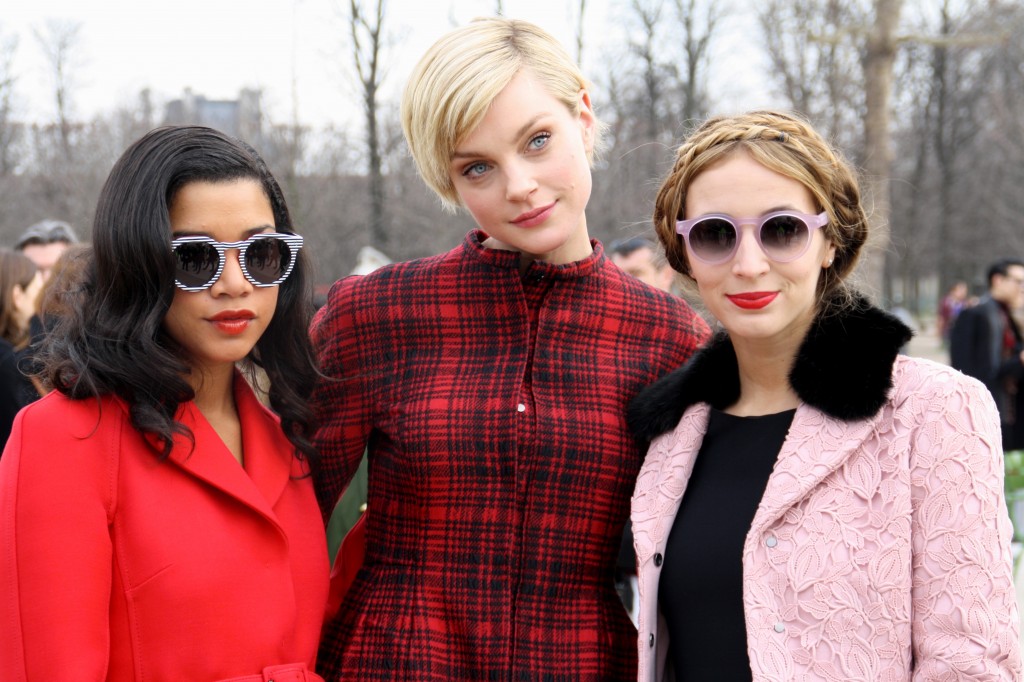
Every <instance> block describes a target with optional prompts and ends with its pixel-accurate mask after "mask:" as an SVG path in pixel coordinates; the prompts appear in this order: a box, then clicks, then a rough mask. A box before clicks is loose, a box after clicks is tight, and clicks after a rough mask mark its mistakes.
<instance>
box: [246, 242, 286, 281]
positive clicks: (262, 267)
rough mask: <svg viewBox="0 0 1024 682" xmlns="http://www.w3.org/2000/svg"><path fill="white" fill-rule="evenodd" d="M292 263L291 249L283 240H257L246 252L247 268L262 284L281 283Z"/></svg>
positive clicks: (250, 274) (251, 275)
mask: <svg viewBox="0 0 1024 682" xmlns="http://www.w3.org/2000/svg"><path fill="white" fill-rule="evenodd" d="M291 262H292V250H291V247H290V246H288V242H286V241H284V240H283V239H257V240H255V241H254V242H252V243H251V244H249V246H248V248H246V250H245V268H246V269H247V270H248V271H249V276H250V277H252V278H253V279H254V280H256V281H257V282H259V283H260V284H275V283H277V282H278V281H280V279H281V276H282V275H284V273H285V272H287V271H288V267H289V266H290V265H291Z"/></svg>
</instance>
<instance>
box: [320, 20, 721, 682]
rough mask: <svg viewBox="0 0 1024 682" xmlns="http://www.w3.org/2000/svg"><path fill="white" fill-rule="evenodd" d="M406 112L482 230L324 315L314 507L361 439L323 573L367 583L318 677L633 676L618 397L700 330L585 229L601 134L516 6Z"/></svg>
mask: <svg viewBox="0 0 1024 682" xmlns="http://www.w3.org/2000/svg"><path fill="white" fill-rule="evenodd" d="M402 120H403V125H404V128H405V134H406V138H407V140H408V142H409V146H410V148H411V150H412V153H413V157H414V158H415V160H416V163H417V165H418V167H419V169H420V172H421V174H422V175H423V177H424V179H425V180H426V182H427V184H428V185H430V186H431V187H432V188H433V189H434V190H435V191H436V192H437V194H438V195H439V196H440V197H441V198H442V200H444V201H445V202H446V203H448V204H449V205H451V206H458V207H461V208H463V209H465V210H467V211H468V212H469V213H470V215H472V217H473V218H474V220H475V221H476V223H477V225H478V226H479V227H478V229H475V230H473V231H472V232H470V233H469V234H468V235H466V238H465V240H464V241H463V242H462V244H460V245H459V246H457V247H456V248H454V249H452V250H451V251H449V252H447V253H444V254H441V255H438V256H435V257H432V258H426V259H422V260H417V261H412V262H409V263H401V264H395V265H388V266H385V267H383V268H380V269H379V270H377V271H375V272H374V273H372V274H369V275H366V276H363V277H352V278H348V279H344V280H342V281H341V282H339V283H338V284H336V285H335V287H334V289H333V291H332V292H331V295H330V300H329V301H328V303H327V305H326V306H325V307H324V308H323V309H321V311H320V313H319V317H318V318H317V319H316V320H315V321H314V330H313V336H314V341H315V343H316V344H317V345H318V346H319V349H320V358H321V361H322V371H323V372H324V373H325V374H327V375H328V376H330V377H332V378H333V379H334V380H332V381H324V382H322V383H321V385H320V388H319V389H318V392H317V394H316V396H315V399H316V403H317V405H318V407H319V410H318V416H319V418H320V423H321V427H320V430H319V432H318V434H317V438H316V443H317V445H318V446H319V448H320V449H321V451H322V453H323V463H322V469H321V472H320V474H319V476H318V478H317V487H318V488H317V492H318V495H319V498H320V504H321V508H322V511H323V513H324V515H325V517H326V516H327V515H329V514H330V512H331V510H332V509H333V508H334V505H335V503H336V501H337V498H338V495H339V494H340V493H341V491H342V490H343V488H344V487H345V485H346V484H347V483H348V481H349V480H350V479H351V478H352V476H353V474H354V473H355V471H356V467H357V465H358V464H359V462H360V459H361V458H362V456H363V451H364V449H367V448H368V453H369V476H368V505H367V506H368V510H367V512H366V514H365V515H364V516H363V517H362V518H363V519H364V520H365V528H361V530H364V531H365V534H366V545H365V551H366V558H365V563H363V565H362V568H361V569H360V570H358V572H357V571H356V569H357V568H358V566H353V564H352V562H351V561H350V560H349V559H348V556H347V554H346V553H345V550H344V548H343V550H342V555H341V557H340V558H339V560H338V561H339V562H340V564H338V565H337V566H336V569H338V570H339V571H340V572H341V573H348V574H351V573H355V572H357V575H356V576H355V582H354V583H353V584H352V587H351V589H350V590H349V591H348V593H347V594H346V595H345V599H344V602H343V603H342V604H341V608H340V611H339V612H338V615H337V617H336V618H335V619H334V620H333V621H332V622H331V623H329V624H328V626H327V627H326V629H325V637H324V642H323V645H322V647H321V650H320V658H319V661H318V662H319V667H320V670H321V672H322V674H323V675H324V677H325V678H327V679H329V680H337V679H346V680H348V679H352V680H438V681H442V680H443V681H445V682H447V681H448V680H523V679H530V680H540V679H559V680H598V679H599V680H627V679H632V678H633V677H634V676H635V675H636V651H635V647H634V646H633V642H634V639H635V630H634V628H633V626H632V624H631V623H630V621H629V618H628V617H627V615H626V612H625V610H624V609H623V608H622V604H621V603H620V601H619V598H618V595H617V594H616V592H615V589H614V584H613V573H614V569H615V558H616V555H617V551H618V548H619V540H620V538H621V535H622V527H623V524H624V522H625V520H626V517H627V514H628V498H629V493H630V491H631V490H632V488H633V482H634V480H635V476H636V472H637V470H638V468H639V466H640V461H641V453H640V451H639V448H638V444H637V443H636V441H635V440H634V439H633V437H632V436H631V435H630V434H629V432H628V429H627V426H626V421H625V408H626V404H627V402H628V401H629V399H630V398H632V397H633V396H634V395H635V394H636V392H637V391H638V390H639V389H640V388H641V387H642V386H643V385H645V384H647V383H649V382H650V381H651V380H653V379H654V378H656V377H657V376H660V375H661V374H662V373H664V372H665V371H667V370H668V368H669V367H671V366H674V365H677V364H678V363H680V362H683V361H684V360H686V358H687V357H689V355H690V353H691V352H692V351H693V349H694V348H695V347H696V346H697V345H698V344H699V343H700V342H701V341H703V339H704V337H705V335H706V333H707V328H706V325H705V324H704V323H703V322H702V321H701V320H700V318H698V317H697V316H695V314H694V313H693V311H692V310H691V309H690V308H689V307H687V306H686V304H685V303H683V302H682V301H681V300H679V299H676V298H673V297H672V296H670V295H668V294H666V293H663V292H660V291H657V290H655V289H654V288H652V287H649V286H647V285H644V284H642V283H640V282H639V281H637V280H636V279H634V278H632V277H630V276H629V275H627V274H626V273H624V272H622V271H621V270H620V269H619V268H617V267H616V266H615V265H614V264H613V263H612V262H611V261H610V260H609V259H608V258H607V257H606V256H605V253H604V248H603V247H602V246H601V244H600V243H598V242H596V241H594V240H592V239H591V238H590V235H589V232H588V230H587V216H586V213H585V209H586V205H587V201H588V199H589V198H590V189H591V176H590V159H591V157H592V155H593V151H594V149H595V147H596V146H597V143H598V131H599V129H600V126H599V124H598V121H597V117H596V116H595V114H594V110H593V106H592V104H591V98H590V90H589V85H588V84H587V81H586V80H585V79H584V78H583V76H582V75H581V74H580V73H579V70H578V69H577V68H576V66H575V64H573V63H572V60H571V59H570V58H569V57H568V55H567V54H566V53H565V50H563V49H562V47H561V46H560V45H559V44H558V43H557V42H556V41H555V40H554V39H553V38H551V36H550V35H548V34H547V33H545V32H544V31H542V30H541V29H539V28H538V27H536V26H533V25H531V24H528V23H525V22H522V21H514V20H506V19H488V20H482V21H476V22H473V23H472V24H470V25H468V26H466V27H463V28H460V29H456V30H455V31H453V32H451V33H450V34H448V35H446V36H444V37H443V38H441V39H440V40H439V41H438V42H437V43H436V44H435V45H434V46H433V47H432V48H431V49H430V50H429V51H428V52H427V54H426V55H425V56H424V57H423V59H422V60H421V61H420V63H419V65H418V66H417V67H416V69H415V70H414V72H413V75H412V77H411V79H410V81H409V84H408V86H407V88H406V91H405V96H404V98H403V102H402ZM357 528H359V527H357ZM357 532H358V531H357ZM347 544H348V543H346V545H347Z"/></svg>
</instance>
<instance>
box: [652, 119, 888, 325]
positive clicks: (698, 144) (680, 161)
mask: <svg viewBox="0 0 1024 682" xmlns="http://www.w3.org/2000/svg"><path fill="white" fill-rule="evenodd" d="M740 149H742V150H745V151H746V152H747V153H748V154H750V156H751V157H752V158H753V159H754V160H755V161H757V162H758V163H760V164H762V165H763V166H765V167H766V168H769V169H771V170H773V171H775V172H776V173H779V174H780V175H784V176H786V177H788V178H791V179H793V180H796V181H797V182H799V183H800V184H802V185H804V186H805V187H806V188H807V189H808V190H809V191H810V192H811V194H812V195H813V196H814V200H815V203H816V204H817V210H818V211H825V212H826V213H827V214H828V224H827V225H826V226H825V227H824V228H822V232H823V234H824V236H825V238H826V239H827V240H829V241H831V242H832V244H833V245H835V248H836V251H835V259H834V260H833V262H832V265H831V266H830V267H827V268H824V269H823V271H822V276H821V278H820V279H819V281H818V291H819V298H820V300H822V301H823V302H827V303H831V304H838V305H843V304H844V303H845V302H846V301H848V300H849V293H850V292H849V291H848V290H847V287H846V285H845V281H846V278H847V276H848V275H849V274H850V273H851V272H852V271H853V269H854V267H855V266H856V264H857V259H858V257H859V256H860V252H861V249H862V247H863V246H864V243H865V241H866V240H867V236H868V220H867V215H866V214H865V212H864V207H863V206H862V205H861V196H860V186H859V184H858V182H857V175H856V172H855V171H854V169H853V167H852V166H851V165H850V163H849V162H848V161H847V160H846V159H845V158H844V157H843V155H842V153H841V152H839V151H838V150H837V149H836V148H834V147H833V146H832V145H830V144H829V143H828V142H827V141H826V140H825V139H824V138H823V137H822V136H821V135H820V134H819V133H818V132H817V131H816V130H814V128H812V127H811V126H810V124H809V123H807V121H805V120H803V119H802V118H800V117H798V116H797V115H795V114H791V113H785V112H780V111H752V112H748V113H745V114H739V115H736V116H718V117H714V118H710V119H708V120H707V121H705V122H704V123H702V124H701V125H700V126H699V127H698V128H697V129H696V130H694V131H693V133H692V134H690V135H689V137H687V139H686V140H685V141H684V142H683V143H682V145H680V147H679V149H678V150H677V152H676V160H675V164H674V165H673V166H672V170H671V171H670V172H669V174H668V176H667V177H666V178H665V180H664V181H663V182H662V184H661V187H660V188H659V190H658V197H657V199H656V200H655V203H654V228H655V231H656V232H657V234H658V239H659V240H661V244H662V246H663V247H664V249H665V256H666V258H667V259H668V262H669V264H670V265H671V266H672V268H673V269H675V270H676V271H678V272H680V273H682V274H683V275H684V276H686V277H687V278H690V279H692V276H691V275H690V266H689V262H688V261H687V256H686V243H685V241H684V240H683V238H682V236H681V235H679V234H677V233H676V221H677V220H684V219H686V218H687V217H690V216H686V215H685V208H686V192H687V190H688V189H689V187H690V184H691V183H692V182H693V180H694V178H696V177H697V176H698V175H700V174H701V173H703V172H704V171H706V170H708V169H709V168H711V167H712V166H713V165H715V164H716V163H718V162H720V161H722V160H724V159H726V158H727V157H729V156H730V155H731V154H733V153H734V152H736V151H737V150H740Z"/></svg>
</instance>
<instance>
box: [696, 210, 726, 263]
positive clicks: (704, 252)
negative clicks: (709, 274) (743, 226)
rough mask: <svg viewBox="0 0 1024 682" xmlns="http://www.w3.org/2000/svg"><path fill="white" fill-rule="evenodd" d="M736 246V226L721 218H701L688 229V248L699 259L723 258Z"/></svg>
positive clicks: (714, 260)
mask: <svg viewBox="0 0 1024 682" xmlns="http://www.w3.org/2000/svg"><path fill="white" fill-rule="evenodd" d="M735 246H736V227H735V226H734V225H733V224H732V223H730V222H729V221H728V220H723V219H722V218H708V219H707V220H702V221H700V222H699V223H697V224H696V225H694V226H693V227H692V228H691V229H690V248H691V249H693V254H694V255H695V256H697V258H700V259H701V260H706V261H710V262H716V261H721V260H725V259H726V258H728V256H729V254H730V253H732V250H733V248H735Z"/></svg>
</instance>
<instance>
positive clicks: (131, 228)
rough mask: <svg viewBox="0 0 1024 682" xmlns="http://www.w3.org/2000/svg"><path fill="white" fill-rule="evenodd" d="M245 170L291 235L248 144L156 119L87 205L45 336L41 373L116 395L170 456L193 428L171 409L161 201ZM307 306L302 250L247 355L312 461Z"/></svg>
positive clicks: (175, 390) (166, 225)
mask: <svg viewBox="0 0 1024 682" xmlns="http://www.w3.org/2000/svg"><path fill="white" fill-rule="evenodd" d="M242 179H251V180H254V181H256V182H257V183H259V185H260V186H261V187H262V188H263V192H264V193H265V194H266V196H267V198H268V199H269V200H270V206H271V208H272V210H273V214H274V221H275V226H276V229H277V231H279V232H287V233H292V232H294V230H293V227H292V221H291V216H290V215H289V212H288V207H287V205H286V204H285V200H284V196H283V195H282V193H281V188H280V186H279V185H278V183H277V181H276V180H275V179H274V177H273V176H272V175H271V173H270V171H269V170H268V168H267V166H266V163H264V161H263V159H262V158H261V157H260V155H259V154H258V153H257V152H256V151H255V150H254V149H253V148H252V147H250V146H249V145H247V144H245V143H244V142H241V141H240V140H236V139H234V138H232V137H229V136H227V135H225V134H223V133H221V132H218V131H216V130H213V129H211V128H205V127H200V126H171V127H164V128H157V129H155V130H153V131H151V132H149V133H147V134H146V135H145V136H143V137H142V138H140V139H139V140H138V141H136V142H135V143H134V144H132V145H131V146H130V147H128V149H127V150H126V151H125V152H124V154H123V155H122V156H121V158H120V159H118V161H117V163H115V164H114V167H113V169H112V170H111V171H110V175H109V176H108V178H107V181H106V183H105V184H104V186H103V190H102V191H101V193H100V197H99V201H98V203H97V206H96V218H95V220H94V223H93V232H92V251H91V256H90V257H89V260H88V263H87V264H86V266H85V268H84V270H83V272H82V281H81V282H80V284H79V289H78V290H77V291H76V292H74V293H75V301H76V305H75V306H72V307H71V308H70V309H69V310H67V311H65V314H63V315H61V316H60V319H59V321H58V322H57V326H56V328H55V329H54V330H53V333H50V334H48V335H47V338H46V340H45V342H44V344H43V352H42V358H43V362H44V366H45V370H44V374H45V379H46V381H47V382H48V383H49V384H51V385H52V386H53V387H54V388H55V389H57V390H58V391H60V392H61V393H63V394H65V395H67V396H68V397H70V398H74V399H86V398H95V397H99V396H101V395H107V394H113V395H116V396H118V397H120V398H122V399H123V400H124V401H125V402H126V403H127V404H128V405H129V409H130V416H131V422H132V424H133V425H134V426H135V428H137V429H138V430H139V431H142V432H146V433H151V434H153V435H155V436H156V437H157V438H158V439H159V441H160V442H161V444H162V452H161V457H164V458H165V457H167V456H168V455H169V454H170V452H171V448H172V444H173V436H174V434H176V433H182V434H185V435H187V436H188V437H190V438H191V437H192V434H191V433H190V432H189V431H188V429H187V428H186V427H185V426H184V425H183V424H181V423H179V422H177V421H175V419H174V416H175V414H176V412H177V410H178V407H179V405H180V404H181V403H183V402H186V401H188V400H191V399H193V398H194V397H195V394H194V392H193V390H192V388H191V386H190V385H189V383H188V382H187V381H186V376H187V375H188V373H189V363H188V359H187V357H186V356H185V353H184V351H183V349H182V348H181V347H180V346H179V345H178V344H177V343H175V342H174V340H173V339H171V338H170V337H169V336H168V335H167V334H166V333H165V332H164V331H163V329H162V324H163V320H164V317H165V316H166V314H167V311H168V309H169V308H170V305H171V301H172V299H173V298H174V292H175V284H174V259H173V256H172V254H171V246H170V243H171V224H170V218H169V209H170V206H171V204H172V202H173V201H174V198H175V196H176V195H177V193H178V191H179V190H181V189H182V188H183V187H184V186H185V185H187V184H189V183H192V182H229V181H233V180H242ZM312 314H313V305H312V284H311V280H310V273H309V265H308V261H307V259H306V258H305V257H304V255H303V251H299V252H298V254H297V257H296V262H295V266H294V269H293V270H292V273H291V275H290V276H289V277H288V279H287V280H285V281H284V282H283V283H282V284H281V285H280V291H279V294H278V302H277V308H276V311H275V313H274V316H273V318H272V319H271V321H270V324H269V326H268V327H267V329H266V331H265V332H264V333H263V335H262V337H261V338H260V340H259V341H258V342H257V344H256V347H255V348H254V349H253V351H252V352H251V353H250V354H249V356H248V357H247V358H246V361H245V364H246V365H248V366H249V369H252V368H253V367H260V368H262V369H263V370H264V372H265V373H266V376H267V379H269V387H267V389H266V390H267V396H268V399H269V403H270V407H271V409H273V410H274V411H275V412H276V413H277V414H278V415H279V416H280V418H281V426H282V428H283V430H284V433H285V435H286V436H287V437H288V439H289V440H290V441H291V442H292V444H293V445H294V446H295V450H296V456H298V457H299V458H300V459H305V460H306V461H307V462H308V463H309V465H310V466H311V467H315V465H316V464H317V462H318V455H317V452H316V449H315V448H314V447H313V445H312V443H311V442H310V436H311V434H312V430H313V423H312V422H313V412H312V410H311V408H310V406H309V396H310V393H311V392H312V389H313V386H314V383H315V381H316V378H317V376H318V372H317V366H316V359H315V355H314V352H313V348H312V344H311V342H310V340H309V336H308V329H309V323H310V320H311V318H312Z"/></svg>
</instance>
